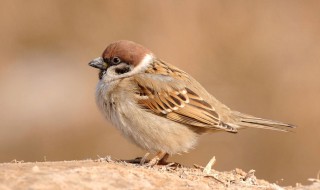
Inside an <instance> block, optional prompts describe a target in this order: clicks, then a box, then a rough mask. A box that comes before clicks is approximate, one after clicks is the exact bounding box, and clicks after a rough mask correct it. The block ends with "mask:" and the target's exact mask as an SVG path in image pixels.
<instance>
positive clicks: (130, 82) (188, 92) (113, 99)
mask: <svg viewBox="0 0 320 190" xmlns="http://www.w3.org/2000/svg"><path fill="white" fill-rule="evenodd" d="M89 65H90V66H91V67H94V68H97V69H99V82H98V84H97V88H96V102H97V105H98V107H99V109H100V110H101V112H102V113H103V115H104V117H106V118H107V119H108V120H109V121H111V123H112V124H113V125H114V126H115V127H116V128H118V129H119V130H120V131H121V132H122V134H123V135H124V136H125V137H127V138H128V139H130V140H131V141H132V142H133V143H135V144H136V145H138V146H139V147H141V148H143V149H145V150H147V151H148V152H150V153H155V156H154V157H153V158H152V159H151V160H150V163H153V164H160V163H166V160H167V159H168V157H169V155H173V154H178V153H183V152H187V151H188V150H190V149H191V148H193V147H194V146H195V145H196V142H197V139H198V137H199V136H200V135H201V134H204V133H208V132H218V131H225V132H229V133H237V132H238V131H239V129H244V128H259V129H271V130H276V131H289V129H290V128H293V127H294V126H293V125H291V124H286V123H282V122H278V121H273V120H268V119H262V118H258V117H254V116H251V115H248V114H244V113H240V112H238V111H234V110H231V109H230V108H229V107H227V106H226V105H224V104H223V103H221V102H220V101H218V100H217V99H216V98H215V97H214V96H212V95H211V94H210V93H208V92H207V91H206V90H205V89H204V87H202V86H201V84H199V82H198V81H197V80H195V79H194V78H192V77H191V76H190V75H189V74H188V73H186V72H184V71H182V70H181V69H179V68H177V67H175V66H173V65H171V64H169V63H167V62H165V61H163V60H161V59H160V58H158V57H157V56H156V55H155V54H154V53H153V52H151V51H150V50H149V49H147V48H145V47H144V46H142V45H140V44H137V43H135V42H132V41H127V40H121V41H116V42H113V43H111V44H109V45H108V46H107V48H106V49H105V50H104V52H103V53H102V56H101V57H98V58H96V59H94V60H92V61H91V62H90V63H89Z"/></svg>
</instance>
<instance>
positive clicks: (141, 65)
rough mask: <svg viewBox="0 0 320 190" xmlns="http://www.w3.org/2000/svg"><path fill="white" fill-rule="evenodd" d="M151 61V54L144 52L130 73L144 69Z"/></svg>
mask: <svg viewBox="0 0 320 190" xmlns="http://www.w3.org/2000/svg"><path fill="white" fill-rule="evenodd" d="M152 61H153V55H151V54H146V55H145V56H144V58H143V59H142V61H141V62H140V63H139V64H138V65H137V67H136V68H134V69H133V70H132V73H139V72H140V71H143V70H145V69H146V68H147V67H148V66H149V65H150V63H151V62H152Z"/></svg>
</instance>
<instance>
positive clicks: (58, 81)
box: [0, 0, 320, 185]
mask: <svg viewBox="0 0 320 190" xmlns="http://www.w3.org/2000/svg"><path fill="white" fill-rule="evenodd" d="M319 10H320V2H319V1H316V0H315V1H295V0H293V1H276V0H274V1H249V0H247V1H226V0H221V1H210V0H208V1H204V0H202V1H191V0H189V1H181V0H178V1H149V0H146V1H131V0H128V1H124V0H122V1H118V0H114V1H75V0H70V1H63V0H46V1H40V0H30V1H23V0H20V1H19V0H3V1H1V6H0V24H1V25H0V26H1V30H0V52H1V53H0V54H1V56H0V90H1V91H0V92H1V93H0V107H1V109H0V162H10V161H12V160H14V159H17V160H24V161H25V162H26V161H43V160H47V161H55V160H73V159H90V158H92V159H95V158H97V155H99V156H106V155H111V156H112V157H113V158H122V159H129V158H134V157H136V156H141V155H143V154H144V153H145V152H144V151H143V150H140V149H139V148H137V147H135V146H134V145H132V144H130V143H129V142H128V141H127V140H126V139H124V138H123V137H122V136H121V135H120V134H119V132H118V131H116V130H115V129H114V128H113V127H112V126H111V125H110V124H109V123H108V122H107V121H105V119H104V118H103V117H102V115H101V114H100V113H99V111H98V109H97V107H96V105H95V100H94V92H95V85H96V83H97V80H98V76H97V75H98V74H97V70H95V69H93V68H90V67H88V66H87V63H88V62H89V61H90V60H91V59H93V58H95V57H98V56H100V54H101V53H102V51H103V50H104V48H105V47H106V45H107V44H108V43H110V42H112V41H115V40H119V39H128V40H132V41H136V42H138V43H141V44H143V45H145V46H146V47H149V48H150V49H151V50H152V51H153V52H154V53H156V54H157V55H158V56H159V57H161V58H162V59H164V60H166V61H167V62H170V63H172V64H175V65H176V66H178V67H180V68H181V69H183V70H185V71H187V72H188V73H190V74H191V75H192V76H194V77H195V78H196V79H198V80H199V82H200V83H201V84H203V86H204V87H205V88H207V90H208V91H209V92H211V93H212V94H214V95H215V96H216V97H217V98H218V99H219V100H221V101H222V102H224V103H225V104H227V105H228V106H230V107H231V108H233V109H236V110H240V111H242V112H245V113H249V114H253V115H256V116H259V117H264V118H270V119H275V120H279V121H285V122H289V123H293V124H296V125H298V126H299V128H297V129H296V130H295V132H294V133H278V132H273V131H263V130H255V129H249V130H243V131H240V133H239V134H237V135H232V134H227V133H218V134H209V135H205V136H203V137H202V138H201V139H200V142H199V145H198V146H197V147H196V149H194V150H192V151H190V153H188V154H183V155H177V156H174V157H173V158H171V160H173V161H177V162H180V163H182V164H186V165H190V166H191V165H192V164H193V163H197V164H201V165H205V164H206V163H207V162H208V161H209V159H210V158H211V157H212V156H216V158H217V163H216V165H215V166H214V168H215V169H217V170H221V171H223V170H231V169H234V168H236V167H237V168H242V169H244V170H246V171H248V170H249V169H255V170H256V171H257V172H256V175H257V176H258V177H259V178H265V179H267V180H270V181H271V182H278V183H279V184H280V185H288V184H291V185H294V184H295V183H296V182H302V183H307V178H309V177H316V174H317V172H318V171H319V170H320V127H319V123H320V117H319V115H320V104H319V96H320V35H319V34H320V11H319Z"/></svg>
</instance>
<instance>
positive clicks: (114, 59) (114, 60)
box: [111, 57, 121, 64]
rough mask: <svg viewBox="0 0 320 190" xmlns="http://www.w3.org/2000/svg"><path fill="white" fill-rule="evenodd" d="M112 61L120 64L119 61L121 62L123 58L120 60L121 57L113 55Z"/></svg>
mask: <svg viewBox="0 0 320 190" xmlns="http://www.w3.org/2000/svg"><path fill="white" fill-rule="evenodd" d="M111 61H112V63H113V64H119V63H120V62H121V60H120V58H119V57H113V58H112V59H111Z"/></svg>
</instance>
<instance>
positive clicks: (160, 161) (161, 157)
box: [146, 151, 169, 167]
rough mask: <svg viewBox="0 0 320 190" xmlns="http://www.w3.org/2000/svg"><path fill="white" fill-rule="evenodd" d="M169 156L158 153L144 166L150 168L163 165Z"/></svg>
mask: <svg viewBox="0 0 320 190" xmlns="http://www.w3.org/2000/svg"><path fill="white" fill-rule="evenodd" d="M168 157H169V154H168V153H165V152H161V151H160V152H158V153H157V154H156V155H155V156H154V157H153V158H152V159H151V160H150V161H149V162H148V164H147V165H146V166H149V167H152V166H155V165H157V164H161V165H165V163H167V162H166V160H167V159H168Z"/></svg>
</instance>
